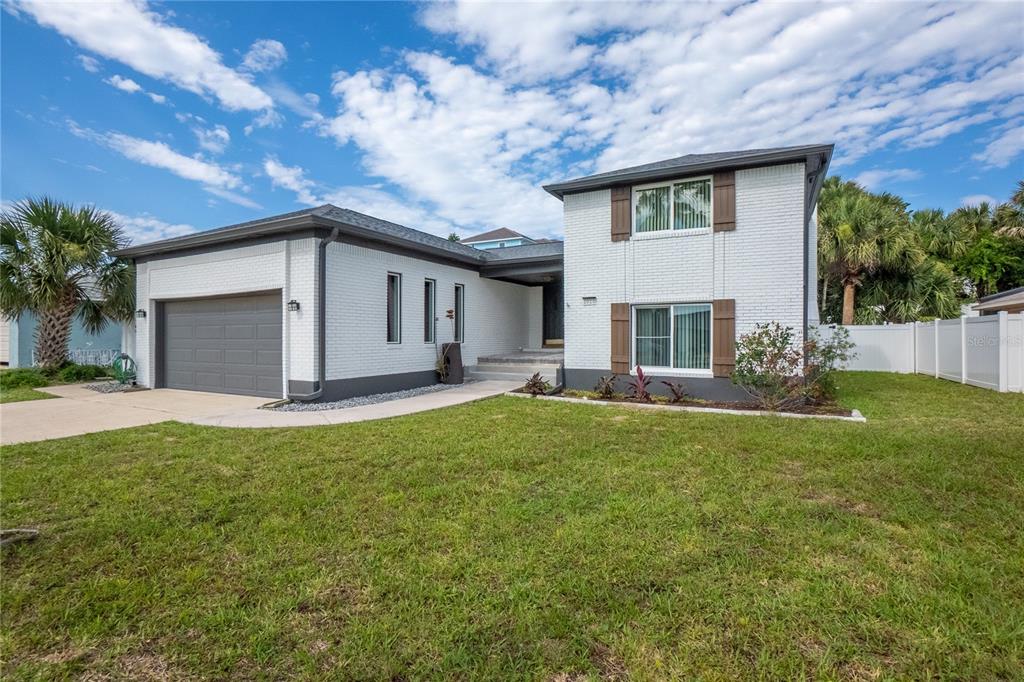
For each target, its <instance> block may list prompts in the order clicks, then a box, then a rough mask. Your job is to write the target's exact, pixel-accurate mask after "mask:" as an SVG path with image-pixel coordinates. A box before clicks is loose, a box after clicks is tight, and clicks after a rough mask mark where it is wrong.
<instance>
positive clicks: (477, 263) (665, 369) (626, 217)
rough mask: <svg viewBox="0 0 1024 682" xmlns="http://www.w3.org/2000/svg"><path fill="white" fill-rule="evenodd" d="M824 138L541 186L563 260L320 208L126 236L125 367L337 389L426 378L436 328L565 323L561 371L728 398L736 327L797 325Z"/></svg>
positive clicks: (479, 347)
mask: <svg viewBox="0 0 1024 682" xmlns="http://www.w3.org/2000/svg"><path fill="white" fill-rule="evenodd" d="M831 151H832V148H831V146H813V147H793V148H786V149H775V150H757V151H753V152H735V153H725V154H710V155H691V156H686V157H680V158H679V159H672V160H669V161H664V162H659V163H657V164H649V165H647V166H639V167H635V168H629V169H624V170H620V171H613V172H611V173H604V174H601V175H597V176H590V177H586V178H579V179H576V180H571V181H568V182H564V183H558V184H555V185H549V186H547V187H546V188H545V189H547V190H548V191H549V192H550V193H551V194H553V195H555V196H556V197H558V198H560V199H561V200H562V201H563V202H564V212H565V242H564V260H563V243H562V242H546V243H533V244H528V245H522V246H512V247H505V248H494V249H487V250H479V249H474V248H471V247H469V246H466V245H462V244H458V243H454V242H450V241H448V240H445V239H442V238H439V237H435V236H433V235H430V234H426V233H424V232H420V231H417V230H413V229H410V228H407V227H403V226H401V225H396V224H394V223H389V222H387V221H383V220H379V219H377V218H373V217H371V216H367V215H363V214H360V213H356V212H354V211H349V210H346V209H342V208H337V207H335V206H330V205H327V206H321V207H318V208H314V209H307V210H304V211H298V212H295V213H290V214H286V215H282V216H274V217H270V218H266V219H263V220H257V221H253V222H249V223H243V224H240V225H232V226H229V227H225V228H220V229H217V230H210V231H207V232H200V233H197V234H193V235H187V236H184V237H177V238H174V239H168V240H164V241H161V242H155V243H152V244H143V245H140V246H133V247H130V248H128V249H125V250H123V251H121V252H119V255H121V256H124V257H130V258H132V259H134V260H135V262H136V265H137V307H138V311H137V313H136V325H135V326H136V331H135V339H134V341H135V343H134V348H135V352H134V355H135V359H136V362H137V365H138V380H139V382H140V383H141V384H142V385H145V386H149V387H169V388H183V389H193V390H207V391H220V392H228V393H243V394H254V395H265V396H268V397H275V398H277V397H290V398H294V399H299V400H316V399H338V398H343V397H348V396H353V395H361V394H367V393H377V392H382V391H389V390H398V389H402V388H411V387H414V386H422V385H427V384H430V383H434V382H435V381H436V380H437V376H436V372H435V363H436V360H437V357H438V349H439V347H440V345H441V344H443V343H446V342H450V341H453V340H455V341H459V342H460V343H461V346H460V347H461V355H462V360H463V364H464V365H466V366H472V365H476V364H477V362H478V360H479V359H483V358H485V357H486V356H500V355H501V354H508V353H513V352H515V351H519V350H522V349H537V348H540V346H541V345H542V344H548V345H555V346H558V347H561V344H562V343H563V336H564V368H565V369H564V373H563V375H562V376H563V377H564V379H565V382H566V384H567V385H568V386H571V387H578V388H590V387H592V386H593V384H594V382H595V381H596V379H597V378H598V377H599V376H601V375H605V374H609V373H611V372H616V373H619V374H627V373H629V372H630V371H632V369H633V368H634V367H635V366H636V365H638V364H639V365H641V366H643V367H644V368H645V370H646V371H648V372H649V373H652V374H654V375H656V376H657V377H659V378H664V379H676V380H678V379H679V378H680V377H683V378H684V379H685V382H686V384H687V386H688V388H689V390H690V392H691V393H696V394H698V395H705V396H707V397H712V398H715V397H718V398H724V397H731V396H732V395H734V389H732V387H731V384H730V383H729V380H728V379H727V378H726V377H727V375H728V372H729V370H730V368H731V364H730V363H732V362H733V361H734V358H733V357H730V355H729V353H730V352H733V351H732V348H733V344H734V342H735V339H736V337H737V335H739V334H742V333H744V332H746V331H748V330H750V329H751V328H752V327H753V325H754V324H755V323H757V322H764V321H769V320H778V321H780V322H782V323H784V324H786V325H789V326H792V327H793V328H794V329H796V330H797V332H798V335H800V336H801V337H802V335H803V334H804V330H805V329H806V326H807V324H808V323H810V322H813V321H815V318H816V312H815V305H814V303H815V298H816V297H815V292H814V287H815V282H816V276H815V272H814V263H815V258H814V245H815V243H816V235H815V225H814V206H815V204H816V201H817V193H818V190H819V189H820V186H821V181H822V179H823V177H824V174H825V171H826V169H827V167H828V161H829V159H830V157H831ZM447 310H454V311H456V312H455V315H454V316H455V318H456V319H455V320H449V319H448V318H447V317H446V314H445V311H447ZM563 329H564V332H563ZM130 345H131V344H128V346H129V347H130ZM555 352H557V351H555Z"/></svg>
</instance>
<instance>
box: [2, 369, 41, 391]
mask: <svg viewBox="0 0 1024 682" xmlns="http://www.w3.org/2000/svg"><path fill="white" fill-rule="evenodd" d="M49 385H50V380H49V379H47V378H46V375H44V374H43V373H42V372H40V371H39V370H38V369H35V368H32V367H19V368H17V369H11V370H8V371H6V372H0V388H25V387H28V388H39V387H41V386H49Z"/></svg>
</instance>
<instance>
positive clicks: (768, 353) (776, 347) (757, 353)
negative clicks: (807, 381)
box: [732, 322, 804, 410]
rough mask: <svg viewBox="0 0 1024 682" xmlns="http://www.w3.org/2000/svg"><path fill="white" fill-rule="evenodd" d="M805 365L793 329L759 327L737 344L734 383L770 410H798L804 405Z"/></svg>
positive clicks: (773, 325)
mask: <svg viewBox="0 0 1024 682" xmlns="http://www.w3.org/2000/svg"><path fill="white" fill-rule="evenodd" d="M802 361H803V355H802V354H801V353H800V351H799V350H798V349H797V348H795V347H794V346H793V328H792V327H783V326H782V325H781V324H779V323H778V322H769V323H767V324H758V325H757V326H755V327H754V331H752V332H750V333H749V334H744V335H743V336H741V337H740V340H739V343H738V344H736V368H735V369H734V370H733V373H732V380H733V383H735V384H736V385H737V386H739V387H740V388H742V389H743V390H744V391H746V392H747V393H748V394H749V395H750V397H751V398H753V399H754V400H755V401H756V402H757V403H758V404H759V405H760V406H761V407H763V408H764V409H766V410H782V409H785V408H787V407H794V406H796V405H799V404H802V403H803V402H804V393H803V381H802V380H801V376H800V375H801V371H800V369H801V364H802Z"/></svg>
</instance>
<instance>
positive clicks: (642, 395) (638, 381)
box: [629, 365, 651, 403]
mask: <svg viewBox="0 0 1024 682" xmlns="http://www.w3.org/2000/svg"><path fill="white" fill-rule="evenodd" d="M650 385H651V378H650V377H648V376H645V375H644V370H643V368H641V367H640V365H637V366H636V376H635V377H633V378H632V380H631V381H630V382H629V397H630V398H631V399H632V400H635V401H636V402H638V403H649V402H651V392H650V391H648V390H647V387H648V386H650Z"/></svg>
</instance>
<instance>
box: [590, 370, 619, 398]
mask: <svg viewBox="0 0 1024 682" xmlns="http://www.w3.org/2000/svg"><path fill="white" fill-rule="evenodd" d="M618 378H619V375H617V374H612V375H611V376H603V377H601V378H600V379H598V380H597V386H595V387H594V392H595V393H597V396H598V397H599V398H604V399H605V400H608V399H609V398H614V397H615V381H616V380H617V379H618Z"/></svg>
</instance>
